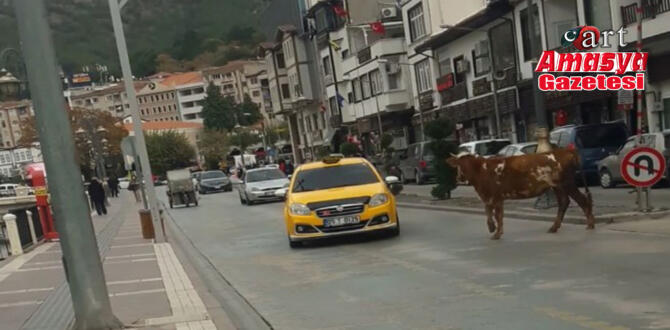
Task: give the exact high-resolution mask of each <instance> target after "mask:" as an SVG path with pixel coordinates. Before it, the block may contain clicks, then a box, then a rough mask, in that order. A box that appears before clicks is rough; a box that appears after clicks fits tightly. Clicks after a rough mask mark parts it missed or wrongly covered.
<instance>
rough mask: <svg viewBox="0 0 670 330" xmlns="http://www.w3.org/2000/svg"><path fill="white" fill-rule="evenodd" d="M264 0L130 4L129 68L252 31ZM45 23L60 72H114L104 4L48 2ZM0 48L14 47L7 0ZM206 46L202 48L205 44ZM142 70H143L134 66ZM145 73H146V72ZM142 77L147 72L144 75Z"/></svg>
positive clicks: (2, 4)
mask: <svg viewBox="0 0 670 330" xmlns="http://www.w3.org/2000/svg"><path fill="white" fill-rule="evenodd" d="M267 2H269V0H130V1H129V2H128V5H126V7H125V8H124V10H123V19H124V24H125V31H126V38H127V40H128V46H129V52H130V54H131V61H133V62H135V63H133V66H134V67H135V66H136V65H137V64H136V63H140V62H145V63H144V64H147V63H150V62H152V61H153V60H155V57H156V55H157V54H160V53H168V54H170V55H171V56H172V57H173V58H175V59H177V60H190V59H192V58H193V57H195V56H196V55H198V54H199V53H200V52H201V51H203V47H210V48H211V44H214V45H220V44H222V43H225V42H226V36H227V35H228V33H229V31H230V30H231V29H232V28H233V27H236V28H237V29H238V30H240V29H243V28H245V27H253V26H254V25H255V24H256V23H257V17H258V13H259V12H261V11H262V10H263V8H265V6H266V3H267ZM46 3H47V9H48V12H49V22H50V24H51V27H52V31H53V36H54V40H55V43H56V53H57V56H58V60H59V63H60V64H61V65H62V67H63V69H64V71H66V72H67V73H71V72H73V71H78V70H79V68H80V67H81V66H82V65H86V64H88V65H91V64H95V63H99V64H103V65H107V66H108V67H109V69H110V71H112V72H117V71H118V63H117V53H116V47H115V42H114V38H113V33H112V24H111V20H110V15H109V7H108V2H107V1H106V0H48V1H46ZM0 31H2V33H0V50H1V49H4V48H5V47H17V45H18V42H17V39H18V36H17V32H16V21H15V18H14V12H13V8H12V5H11V1H10V0H0ZM208 44H209V45H210V46H207V45H208ZM134 69H135V70H140V71H147V69H146V68H134ZM149 71H150V70H149ZM144 73H147V72H144Z"/></svg>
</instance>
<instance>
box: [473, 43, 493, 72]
mask: <svg viewBox="0 0 670 330" xmlns="http://www.w3.org/2000/svg"><path fill="white" fill-rule="evenodd" d="M472 62H473V66H474V69H475V77H479V76H482V75H485V74H487V73H489V72H490V71H491V65H490V63H489V62H490V60H489V44H488V40H481V41H479V42H478V43H477V44H476V47H475V49H473V50H472Z"/></svg>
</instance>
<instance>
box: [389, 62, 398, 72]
mask: <svg viewBox="0 0 670 330" xmlns="http://www.w3.org/2000/svg"><path fill="white" fill-rule="evenodd" d="M386 72H387V73H388V74H396V73H399V72H400V64H398V63H391V62H389V63H386Z"/></svg>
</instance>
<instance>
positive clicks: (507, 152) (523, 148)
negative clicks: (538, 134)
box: [498, 142, 537, 157]
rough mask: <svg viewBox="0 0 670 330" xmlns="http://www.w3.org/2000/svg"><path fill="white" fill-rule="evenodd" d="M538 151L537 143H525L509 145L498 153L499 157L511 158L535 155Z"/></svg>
mask: <svg viewBox="0 0 670 330" xmlns="http://www.w3.org/2000/svg"><path fill="white" fill-rule="evenodd" d="M536 150H537V142H525V143H514V144H508V145H507V146H505V147H504V148H502V149H500V151H498V156H500V157H509V156H523V155H530V154H534V153H535V151H536Z"/></svg>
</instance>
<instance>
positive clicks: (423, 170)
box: [398, 142, 435, 184]
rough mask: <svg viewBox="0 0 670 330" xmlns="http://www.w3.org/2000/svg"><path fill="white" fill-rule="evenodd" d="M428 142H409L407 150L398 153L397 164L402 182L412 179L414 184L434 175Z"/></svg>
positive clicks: (421, 182) (432, 157)
mask: <svg viewBox="0 0 670 330" xmlns="http://www.w3.org/2000/svg"><path fill="white" fill-rule="evenodd" d="M429 143H430V142H419V143H414V144H410V145H409V146H408V147H407V151H406V152H404V153H402V154H401V155H400V162H399V166H398V167H400V171H401V175H400V176H401V178H400V180H401V181H402V182H405V181H406V180H413V181H414V182H415V183H416V184H423V183H425V182H426V180H430V179H432V178H433V177H435V170H434V169H433V164H432V160H433V159H434V158H435V156H433V152H432V150H430V146H429Z"/></svg>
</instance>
